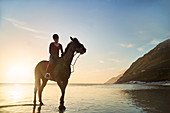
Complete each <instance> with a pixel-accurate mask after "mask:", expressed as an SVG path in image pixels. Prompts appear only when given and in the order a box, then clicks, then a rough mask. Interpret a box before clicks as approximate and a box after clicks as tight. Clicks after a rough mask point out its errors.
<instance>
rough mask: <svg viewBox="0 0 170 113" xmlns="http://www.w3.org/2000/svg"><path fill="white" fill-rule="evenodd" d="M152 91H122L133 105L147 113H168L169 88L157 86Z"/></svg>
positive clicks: (169, 111)
mask: <svg viewBox="0 0 170 113" xmlns="http://www.w3.org/2000/svg"><path fill="white" fill-rule="evenodd" d="M157 87H158V88H154V89H143V90H123V91H122V92H123V93H125V94H128V98H131V99H132V102H133V104H135V105H136V106H137V107H141V108H142V109H143V111H144V112H147V113H170V108H169V106H170V87H163V86H157Z"/></svg>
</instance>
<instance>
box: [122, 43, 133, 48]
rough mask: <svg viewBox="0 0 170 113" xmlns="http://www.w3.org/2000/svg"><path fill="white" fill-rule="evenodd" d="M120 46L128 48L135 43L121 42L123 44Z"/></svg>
mask: <svg viewBox="0 0 170 113" xmlns="http://www.w3.org/2000/svg"><path fill="white" fill-rule="evenodd" d="M120 46H122V47H126V48H131V47H134V45H133V44H123V43H121V44H120Z"/></svg>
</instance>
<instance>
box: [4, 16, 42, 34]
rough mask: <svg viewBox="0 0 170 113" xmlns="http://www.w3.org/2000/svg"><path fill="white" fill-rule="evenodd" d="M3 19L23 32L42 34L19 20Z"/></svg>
mask: <svg viewBox="0 0 170 113" xmlns="http://www.w3.org/2000/svg"><path fill="white" fill-rule="evenodd" d="M3 19H4V20H6V21H8V22H10V23H11V24H12V25H14V26H15V27H17V28H20V29H23V30H26V31H29V32H33V33H42V32H40V31H38V30H36V29H33V28H31V27H29V26H28V25H27V24H26V23H25V22H22V21H18V20H15V19H12V18H6V17H3Z"/></svg>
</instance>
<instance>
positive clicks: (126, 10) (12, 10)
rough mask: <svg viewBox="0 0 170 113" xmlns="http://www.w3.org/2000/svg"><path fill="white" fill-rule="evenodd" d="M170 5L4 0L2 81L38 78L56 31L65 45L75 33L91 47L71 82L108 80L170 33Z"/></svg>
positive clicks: (156, 1) (145, 0) (0, 3)
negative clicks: (39, 63) (39, 65)
mask: <svg viewBox="0 0 170 113" xmlns="http://www.w3.org/2000/svg"><path fill="white" fill-rule="evenodd" d="M169 6H170V1H169V0H0V62H1V63H0V83H32V82H34V68H35V66H36V65H37V63H38V62H40V61H41V60H49V51H48V50H49V44H50V43H51V42H52V41H53V40H52V35H53V34H54V33H57V34H59V37H60V40H59V42H60V43H61V44H62V45H63V48H65V47H66V46H67V44H68V43H69V42H70V39H69V37H70V36H73V37H77V38H78V39H79V41H80V42H81V43H82V44H83V45H84V46H85V47H86V49H87V52H86V53H85V54H83V55H81V56H80V57H79V59H78V60H77V62H76V64H75V72H74V73H72V74H71V77H70V79H69V82H70V83H104V82H106V81H107V80H108V79H110V78H112V77H114V76H117V75H119V74H121V73H123V72H124V71H125V70H126V69H128V68H129V67H130V65H131V64H132V63H133V62H134V61H136V60H137V59H138V58H139V57H142V56H143V55H144V54H146V53H147V52H149V51H150V50H151V49H153V48H154V47H155V46H156V45H157V44H158V43H160V42H162V41H165V40H167V39H169V38H170V7H169ZM73 60H75V58H74V59H73ZM73 63H74V61H73Z"/></svg>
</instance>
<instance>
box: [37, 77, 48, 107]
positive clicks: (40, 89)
mask: <svg viewBox="0 0 170 113" xmlns="http://www.w3.org/2000/svg"><path fill="white" fill-rule="evenodd" d="M47 81H48V80H47V79H42V85H41V87H40V88H39V92H38V97H39V102H40V105H44V104H43V102H42V91H43V89H44V87H45V86H46V84H47Z"/></svg>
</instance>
